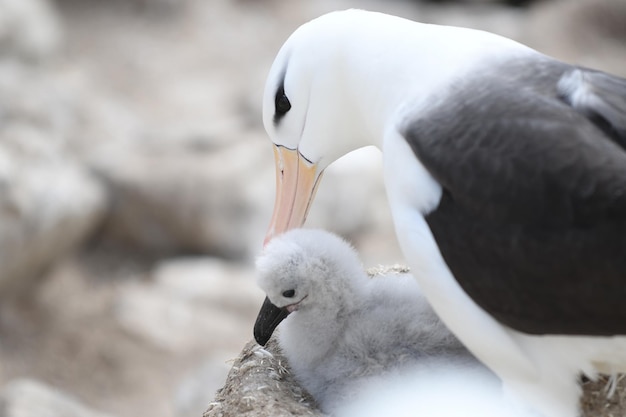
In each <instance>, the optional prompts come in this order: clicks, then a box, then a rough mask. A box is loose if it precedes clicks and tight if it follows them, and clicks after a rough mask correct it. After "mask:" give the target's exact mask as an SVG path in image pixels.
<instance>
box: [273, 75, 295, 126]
mask: <svg viewBox="0 0 626 417" xmlns="http://www.w3.org/2000/svg"><path fill="white" fill-rule="evenodd" d="M290 109H291V103H290V102H289V99H288V98H287V95H286V94H285V87H284V85H283V83H282V82H281V83H280V85H279V86H278V89H277V90H276V96H275V97H274V124H278V122H280V119H282V117H283V116H284V115H285V114H287V112H288V111H289V110H290Z"/></svg>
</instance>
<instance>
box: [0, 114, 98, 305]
mask: <svg viewBox="0 0 626 417" xmlns="http://www.w3.org/2000/svg"><path fill="white" fill-rule="evenodd" d="M105 202H106V200H105V194H104V191H103V189H102V187H101V186H100V184H98V183H97V182H96V181H94V179H93V178H92V177H91V176H90V175H89V174H88V173H87V172H85V171H84V169H82V168H81V167H80V165H78V164H76V163H75V162H74V161H72V160H71V158H68V157H67V156H65V155H63V154H62V153H61V152H60V151H59V149H58V147H56V146H55V144H54V143H53V141H51V140H50V138H49V137H47V136H45V135H43V134H42V132H41V131H40V130H38V129H35V128H32V127H31V126H29V125H28V124H13V125H10V127H9V128H5V129H0V265H1V268H0V293H2V292H6V291H9V289H11V290H17V289H23V288H25V287H28V285H29V283H30V282H31V281H32V279H33V278H34V277H36V276H37V275H38V274H39V273H41V272H42V271H43V270H45V269H46V268H47V267H49V266H50V265H51V264H53V263H54V262H55V261H56V260H57V259H58V258H59V257H61V256H63V255H65V254H66V253H67V252H69V251H70V250H72V249H74V248H76V247H77V246H78V245H79V244H80V243H81V242H83V241H84V240H85V239H86V238H87V236H88V235H89V233H90V232H91V231H92V230H93V229H94V227H95V226H96V225H97V224H98V221H99V219H100V218H101V216H102V213H103V211H104V207H105Z"/></svg>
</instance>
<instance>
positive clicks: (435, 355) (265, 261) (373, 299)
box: [257, 229, 488, 412]
mask: <svg viewBox="0 0 626 417" xmlns="http://www.w3.org/2000/svg"><path fill="white" fill-rule="evenodd" d="M257 268H258V274H259V275H258V285H259V287H260V288H261V289H262V290H263V291H265V292H266V294H267V295H268V298H269V299H270V301H271V302H272V303H273V304H274V305H275V306H277V307H279V308H285V309H287V310H288V311H290V312H291V314H290V315H289V316H288V317H287V318H286V319H285V320H284V321H283V322H282V324H281V326H280V331H279V333H278V340H279V343H280V346H281V347H282V349H283V350H284V353H285V355H286V357H287V359H288V361H289V364H290V365H291V367H292V369H293V372H294V375H295V377H296V379H297V380H298V382H299V383H300V384H301V385H302V386H303V387H304V388H306V389H307V390H308V391H309V392H310V393H311V394H312V395H313V397H314V398H315V399H316V400H317V401H318V403H319V404H320V406H321V408H322V409H323V410H324V411H326V412H329V411H332V410H334V409H336V408H337V407H338V406H340V405H341V404H344V403H345V402H346V401H348V400H350V398H353V397H355V396H356V395H358V391H359V387H365V386H366V385H367V384H369V383H370V382H371V379H372V378H375V377H380V376H383V375H390V374H393V373H396V372H397V371H400V370H402V369H404V368H407V367H410V366H413V365H415V364H424V363H432V364H433V366H434V367H435V368H436V367H437V365H436V364H444V363H445V364H446V366H447V367H449V366H456V365H458V366H459V367H460V368H467V367H468V366H470V367H478V368H480V369H481V372H482V371H483V370H484V372H488V371H486V369H484V368H483V366H482V365H481V364H480V363H478V361H477V360H476V359H475V358H474V357H473V356H472V355H471V354H470V353H469V352H468V351H467V350H466V349H465V348H464V347H463V346H462V345H461V343H460V342H459V341H458V340H457V339H456V337H455V336H454V335H453V334H452V333H450V331H449V330H448V329H447V328H446V327H445V325H444V324H443V323H442V322H441V320H440V319H439V318H438V317H437V315H436V314H435V313H434V312H433V310H432V309H431V307H430V306H429V304H428V303H427V301H426V299H425V298H424V297H423V295H422V294H421V292H420V289H419V287H418V284H417V282H416V281H415V280H414V279H413V277H412V276H411V275H409V274H395V273H393V274H388V275H384V276H380V277H375V278H370V277H369V276H368V275H367V274H366V273H365V271H364V270H363V267H362V265H361V263H360V261H359V258H358V256H357V254H356V252H355V250H354V249H353V248H352V247H351V246H350V245H349V244H348V243H346V242H345V241H344V240H342V239H341V238H339V237H337V236H336V235H333V234H331V233H328V232H324V231H321V230H305V229H296V230H292V231H290V232H287V233H285V234H283V235H281V236H278V237H276V238H274V239H272V240H271V241H270V242H269V243H268V244H267V246H266V247H265V250H264V252H263V254H262V255H261V256H260V257H259V258H258V259H257ZM431 368H432V367H431Z"/></svg>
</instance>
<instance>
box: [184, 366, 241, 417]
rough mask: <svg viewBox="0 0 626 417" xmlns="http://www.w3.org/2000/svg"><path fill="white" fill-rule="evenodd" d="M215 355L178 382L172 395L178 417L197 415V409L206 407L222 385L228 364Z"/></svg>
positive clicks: (193, 416) (195, 416)
mask: <svg viewBox="0 0 626 417" xmlns="http://www.w3.org/2000/svg"><path fill="white" fill-rule="evenodd" d="M214 356H216V357H217V356H223V355H214ZM216 357H212V358H210V359H207V360H206V361H205V362H203V363H201V364H199V366H197V367H196V368H195V369H194V370H193V371H191V372H190V373H189V374H188V375H186V376H185V378H183V380H182V381H181V382H180V383H179V386H178V389H177V390H176V393H175V397H174V408H175V409H176V415H177V416H178V417H187V416H188V417H198V415H199V413H198V410H203V409H204V408H206V405H207V404H208V403H210V402H211V401H212V400H213V398H214V397H215V393H216V392H217V390H218V389H219V388H221V387H222V386H223V385H224V381H225V380H226V376H227V375H228V371H229V370H230V366H228V365H227V364H226V362H224V361H223V360H219V359H217V358H216Z"/></svg>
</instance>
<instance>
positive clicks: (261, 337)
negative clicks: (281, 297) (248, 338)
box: [254, 297, 289, 346]
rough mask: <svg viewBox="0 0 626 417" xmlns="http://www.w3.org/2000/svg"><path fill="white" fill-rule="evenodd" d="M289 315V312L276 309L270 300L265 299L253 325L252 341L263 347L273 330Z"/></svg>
mask: <svg viewBox="0 0 626 417" xmlns="http://www.w3.org/2000/svg"><path fill="white" fill-rule="evenodd" d="M288 315H289V311H287V310H286V309H284V308H278V307H276V306H275V305H274V304H272V303H271V302H270V299H269V298H267V297H265V301H263V305H262V306H261V311H259V315H258V316H257V318H256V322H255V323H254V340H256V342H257V343H258V344H259V345H261V346H265V345H266V344H267V342H268V340H270V337H272V333H274V329H276V327H277V326H278V325H279V324H280V322H281V321H283V320H284V319H285V317H287V316H288Z"/></svg>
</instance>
